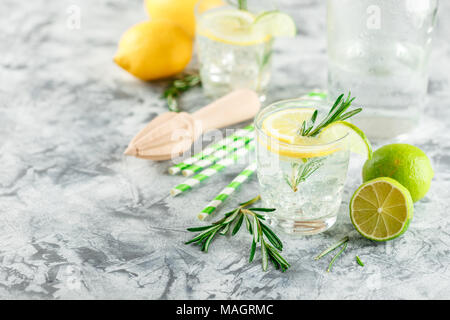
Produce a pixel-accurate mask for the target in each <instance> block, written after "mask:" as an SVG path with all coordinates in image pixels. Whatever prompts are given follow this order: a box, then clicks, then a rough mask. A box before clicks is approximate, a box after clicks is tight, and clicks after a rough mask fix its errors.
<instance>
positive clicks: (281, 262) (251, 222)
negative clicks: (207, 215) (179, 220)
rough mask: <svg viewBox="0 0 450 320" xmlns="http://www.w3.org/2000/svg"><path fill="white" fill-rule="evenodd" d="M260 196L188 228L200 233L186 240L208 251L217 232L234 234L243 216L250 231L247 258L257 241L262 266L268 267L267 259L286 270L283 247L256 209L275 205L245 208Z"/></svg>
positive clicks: (252, 255)
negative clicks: (222, 214)
mask: <svg viewBox="0 0 450 320" xmlns="http://www.w3.org/2000/svg"><path fill="white" fill-rule="evenodd" d="M259 200H260V196H257V197H256V198H254V199H252V200H250V201H247V202H244V203H241V204H240V205H239V207H238V208H236V209H234V210H232V211H230V212H227V213H225V217H223V218H222V219H220V220H219V221H216V222H214V223H213V224H211V225H209V226H203V227H195V228H189V229H187V230H188V231H190V232H200V234H198V235H197V236H195V237H194V238H192V239H191V240H189V241H187V242H186V244H191V243H195V244H198V245H200V247H201V250H202V251H204V252H208V249H209V246H210V245H211V242H212V240H213V239H214V238H215V236H216V235H217V234H220V235H226V234H229V233H230V230H231V235H232V236H234V235H235V234H236V233H237V232H238V231H239V230H240V228H241V226H242V224H243V222H244V220H245V225H246V228H247V231H248V232H249V233H250V234H251V235H252V245H251V248H250V257H249V262H252V261H253V259H254V257H255V252H256V246H257V244H258V243H260V247H261V257H262V268H263V270H264V271H266V270H267V267H268V262H269V260H270V261H271V262H272V264H273V265H274V267H275V268H276V269H281V271H282V272H284V271H286V270H287V269H288V268H289V267H290V264H289V263H288V262H287V261H286V260H285V259H284V258H283V257H282V256H281V254H280V252H281V251H282V250H283V243H282V242H281V240H280V239H279V238H278V237H277V235H276V234H275V233H274V232H273V231H272V229H270V227H269V226H268V225H266V224H265V223H264V222H263V221H264V220H265V218H264V216H262V215H261V214H259V213H258V212H273V211H275V209H269V208H248V209H246V208H247V207H248V206H250V205H252V204H253V203H255V202H257V201H259Z"/></svg>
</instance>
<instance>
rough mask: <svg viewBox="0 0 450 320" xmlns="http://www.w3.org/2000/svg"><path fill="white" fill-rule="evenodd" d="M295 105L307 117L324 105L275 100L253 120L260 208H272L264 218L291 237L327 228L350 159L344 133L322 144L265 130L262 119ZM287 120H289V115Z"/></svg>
mask: <svg viewBox="0 0 450 320" xmlns="http://www.w3.org/2000/svg"><path fill="white" fill-rule="evenodd" d="M299 108H301V109H302V110H305V112H310V115H311V114H312V112H313V111H314V110H316V109H317V110H318V111H319V118H321V115H322V117H323V116H325V115H326V114H327V113H328V111H329V109H330V105H329V104H328V103H326V102H323V101H317V100H307V99H294V100H286V101H280V102H276V103H274V104H272V105H270V106H269V107H267V108H265V109H263V110H262V111H260V113H259V114H258V115H257V116H256V118H255V128H256V139H257V147H256V156H257V175H258V181H259V186H260V188H259V189H260V195H261V198H262V201H263V202H264V206H265V207H267V208H276V211H274V212H272V213H269V214H267V219H268V221H269V222H270V224H271V225H272V226H274V227H275V228H277V229H280V230H281V231H283V232H285V233H287V234H291V235H306V234H316V233H320V232H323V231H325V230H327V229H329V228H330V227H331V226H333V224H334V223H335V222H336V218H337V214H338V210H339V207H340V205H341V200H342V191H343V188H344V185H345V181H346V178H347V171H348V163H349V157H350V153H349V151H348V141H347V140H348V139H347V136H344V137H340V138H339V139H337V140H335V141H327V143H323V142H320V140H318V139H316V138H306V139H307V140H305V141H304V142H296V143H288V142H282V141H283V140H280V139H278V138H274V137H273V135H271V133H270V131H268V129H267V125H266V121H270V120H267V119H269V118H270V117H271V116H273V115H274V114H276V113H279V112H284V113H286V112H287V113H290V112H292V111H291V109H295V111H294V113H298V110H299ZM301 112H303V111H301ZM288 118H290V119H289V120H288V121H290V120H291V119H293V118H295V115H293V116H292V117H291V116H289V117H288ZM309 118H310V117H308V119H309ZM300 126H301V125H299V127H300ZM308 139H310V140H308Z"/></svg>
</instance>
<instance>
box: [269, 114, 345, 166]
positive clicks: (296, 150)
mask: <svg viewBox="0 0 450 320" xmlns="http://www.w3.org/2000/svg"><path fill="white" fill-rule="evenodd" d="M314 111H315V109H313V108H288V109H284V110H280V111H277V112H274V113H272V114H271V115H269V116H268V117H267V118H266V119H264V121H263V123H262V130H263V131H264V132H265V133H266V134H267V135H268V136H270V137H272V138H275V139H276V140H278V141H280V142H281V144H278V143H271V142H270V141H269V142H268V143H267V146H266V147H267V148H268V149H269V150H270V151H271V152H274V153H277V154H279V155H281V156H285V157H291V158H302V159H305V158H315V157H324V156H326V155H329V154H331V153H334V152H336V151H338V150H339V149H340V146H339V145H338V144H327V143H326V141H325V142H324V141H323V140H321V139H318V138H311V137H302V136H300V135H299V134H298V131H299V129H300V128H301V127H302V124H303V122H304V121H308V120H309V119H311V117H312V115H313V113H314ZM260 143H262V144H266V143H265V142H264V141H260Z"/></svg>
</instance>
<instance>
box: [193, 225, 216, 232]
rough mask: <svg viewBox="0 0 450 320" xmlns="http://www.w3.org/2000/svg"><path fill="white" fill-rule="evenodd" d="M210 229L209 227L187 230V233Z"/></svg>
mask: <svg viewBox="0 0 450 320" xmlns="http://www.w3.org/2000/svg"><path fill="white" fill-rule="evenodd" d="M210 228H211V226H203V227H196V228H188V229H187V231H190V232H198V231H203V230H206V229H210Z"/></svg>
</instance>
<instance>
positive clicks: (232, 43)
mask: <svg viewBox="0 0 450 320" xmlns="http://www.w3.org/2000/svg"><path fill="white" fill-rule="evenodd" d="M235 2H237V1H235ZM268 3H269V2H268ZM268 3H266V1H256V0H254V1H247V5H248V9H249V11H248V12H247V11H240V10H238V8H237V7H236V5H230V4H228V3H227V1H217V0H216V1H212V0H200V1H199V2H198V3H197V6H196V8H195V14H196V21H197V30H196V50H197V54H198V61H199V67H200V77H201V79H202V86H203V90H204V93H205V94H206V95H207V96H209V97H211V98H218V97H221V96H223V95H225V94H227V93H229V92H231V91H232V90H234V89H242V88H246V89H252V90H255V91H256V92H257V93H258V95H259V96H260V99H261V100H264V99H265V95H266V89H267V86H268V84H269V80H270V68H271V60H272V43H273V40H272V38H271V37H267V36H261V35H258V34H253V33H252V32H253V30H252V29H251V28H248V21H251V20H252V19H254V16H256V15H257V14H258V13H260V12H262V11H266V10H271V9H272V8H271V7H270V6H268V5H267V8H264V10H263V9H262V6H263V5H266V4H268ZM227 14H229V16H230V17H229V18H227V16H226V15H227ZM236 17H239V18H238V19H236ZM250 23H251V22H250Z"/></svg>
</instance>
